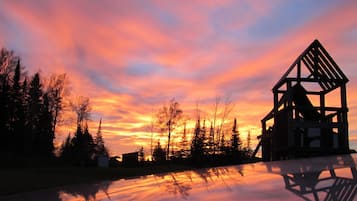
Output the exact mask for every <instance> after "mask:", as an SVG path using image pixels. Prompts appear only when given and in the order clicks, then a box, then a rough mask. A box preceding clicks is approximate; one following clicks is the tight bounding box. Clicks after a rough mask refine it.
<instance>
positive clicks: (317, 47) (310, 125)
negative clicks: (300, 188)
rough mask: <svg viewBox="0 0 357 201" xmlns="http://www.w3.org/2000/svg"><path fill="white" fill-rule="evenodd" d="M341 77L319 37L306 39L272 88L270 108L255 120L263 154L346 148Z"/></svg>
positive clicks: (288, 155)
mask: <svg viewBox="0 0 357 201" xmlns="http://www.w3.org/2000/svg"><path fill="white" fill-rule="evenodd" d="M347 82H348V79H347V77H346V76H345V75H344V73H343V72H342V71H341V69H340V68H339V67H338V65H337V64H336V62H335V61H334V60H333V59H332V57H331V56H330V55H329V54H328V52H327V51H326V50H325V48H324V47H323V46H322V45H321V44H320V42H319V41H318V40H315V41H314V42H313V43H311V44H310V46H309V47H308V48H307V49H306V50H305V51H304V52H303V53H302V54H301V55H300V56H299V57H298V58H297V59H296V60H295V62H294V63H293V64H292V65H291V66H290V68H289V69H288V70H287V72H286V73H285V74H284V75H283V76H282V78H281V79H280V80H279V81H278V82H277V83H276V85H275V86H274V88H273V89H272V91H273V94H274V108H273V109H272V111H271V112H269V113H268V114H267V115H266V116H265V117H264V118H263V119H262V120H261V123H262V136H261V142H260V145H261V146H262V157H263V160H264V161H271V160H282V159H290V158H297V157H307V156H315V155H325V154H334V153H348V152H349V144H348V121H347V112H348V108H347V100H346V83H347ZM328 99H332V101H328ZM337 99H338V100H337ZM336 102H338V104H337V105H332V106H331V105H330V104H332V103H333V104H336Z"/></svg>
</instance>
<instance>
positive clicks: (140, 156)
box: [138, 146, 145, 162]
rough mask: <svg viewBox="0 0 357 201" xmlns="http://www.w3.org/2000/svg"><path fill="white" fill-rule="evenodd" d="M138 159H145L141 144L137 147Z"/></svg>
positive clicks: (140, 160) (141, 160)
mask: <svg viewBox="0 0 357 201" xmlns="http://www.w3.org/2000/svg"><path fill="white" fill-rule="evenodd" d="M138 160H139V162H144V161H145V152H144V147H143V146H141V147H140V148H139V153H138Z"/></svg>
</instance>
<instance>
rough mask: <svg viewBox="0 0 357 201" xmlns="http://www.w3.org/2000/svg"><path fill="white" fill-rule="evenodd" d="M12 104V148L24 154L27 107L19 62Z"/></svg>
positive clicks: (18, 63)
mask: <svg viewBox="0 0 357 201" xmlns="http://www.w3.org/2000/svg"><path fill="white" fill-rule="evenodd" d="M10 95H11V98H10V100H11V102H10V111H11V113H10V122H9V123H10V124H9V125H10V131H11V146H12V149H13V151H14V152H15V153H17V154H23V153H24V141H25V139H24V133H25V109H24V107H25V105H24V97H25V96H24V94H23V92H22V87H21V66H20V60H18V62H17V65H16V68H15V72H14V76H13V79H12V87H11V93H10Z"/></svg>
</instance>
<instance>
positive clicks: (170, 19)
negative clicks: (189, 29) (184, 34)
mask: <svg viewBox="0 0 357 201" xmlns="http://www.w3.org/2000/svg"><path fill="white" fill-rule="evenodd" d="M141 4H142V6H143V9H144V10H146V11H147V12H148V13H150V16H152V17H153V18H154V19H155V20H157V21H158V22H159V23H160V24H162V25H164V26H167V27H177V26H178V25H179V18H178V17H177V16H175V15H174V14H173V13H170V12H168V11H165V10H164V9H162V8H160V7H158V6H155V4H153V3H150V2H149V1H143V2H141Z"/></svg>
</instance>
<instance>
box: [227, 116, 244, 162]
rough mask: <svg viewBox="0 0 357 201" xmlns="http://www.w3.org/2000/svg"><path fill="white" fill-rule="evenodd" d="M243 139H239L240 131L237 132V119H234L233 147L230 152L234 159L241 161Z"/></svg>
mask: <svg viewBox="0 0 357 201" xmlns="http://www.w3.org/2000/svg"><path fill="white" fill-rule="evenodd" d="M241 145H242V142H241V139H240V138H239V131H238V130H237V119H236V118H235V119H234V123H233V128H232V136H231V147H230V152H231V154H232V156H233V157H234V159H236V160H238V159H240V153H241V151H242V149H241Z"/></svg>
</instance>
